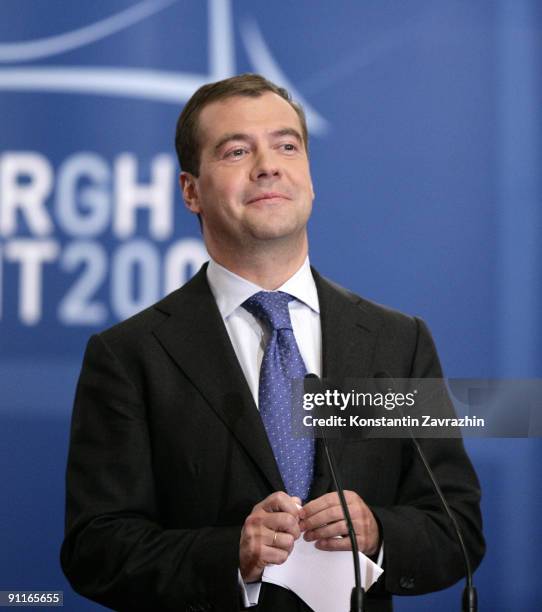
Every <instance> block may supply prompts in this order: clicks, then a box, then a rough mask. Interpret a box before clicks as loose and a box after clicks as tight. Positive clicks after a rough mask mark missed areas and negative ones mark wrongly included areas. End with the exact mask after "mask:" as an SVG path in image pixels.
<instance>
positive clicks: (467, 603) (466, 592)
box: [374, 372, 478, 612]
mask: <svg viewBox="0 0 542 612" xmlns="http://www.w3.org/2000/svg"><path fill="white" fill-rule="evenodd" d="M374 378H385V379H387V380H390V381H391V382H392V384H393V386H394V387H395V380H394V378H393V377H392V376H390V374H389V372H378V373H377V374H375V375H374ZM395 407H396V408H397V410H398V411H399V414H400V415H401V417H404V413H403V410H402V408H401V406H399V405H396V406H395ZM407 431H408V434H409V436H410V439H411V440H412V443H413V444H414V446H415V448H416V451H417V453H418V456H419V458H420V459H421V461H422V463H423V465H424V467H425V471H426V472H427V475H428V476H429V479H430V480H431V484H432V485H433V489H434V491H435V493H436V494H437V496H438V498H439V499H440V503H441V505H442V507H443V508H444V511H445V512H446V514H447V515H448V517H449V519H450V521H451V523H452V526H453V529H454V532H455V536H456V538H457V541H458V543H459V547H460V549H461V554H462V555H463V564H464V566H465V582H466V584H465V588H464V589H463V597H462V607H461V609H462V612H476V611H477V610H478V595H477V593H476V587H475V586H474V583H473V580H472V568H471V564H470V560H469V556H468V554H467V548H466V546H465V542H464V540H463V533H462V532H461V528H460V527H459V523H458V522H457V519H456V518H455V516H454V514H453V512H452V510H451V508H450V506H449V505H448V502H447V501H446V498H445V497H444V494H443V493H442V490H441V488H440V486H439V484H438V482H437V479H436V478H435V475H434V473H433V470H432V469H431V466H430V465H429V462H428V461H427V458H426V456H425V453H424V452H423V450H422V448H421V446H420V444H419V442H418V440H417V439H416V438H415V437H414V434H413V433H412V429H411V428H410V427H409V426H408V425H407Z"/></svg>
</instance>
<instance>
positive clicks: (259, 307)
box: [242, 291, 295, 330]
mask: <svg viewBox="0 0 542 612" xmlns="http://www.w3.org/2000/svg"><path fill="white" fill-rule="evenodd" d="M294 299H295V298H294V297H293V296H291V295H289V294H288V293H284V292H283V291H258V293H255V294H254V295H252V296H251V297H249V298H248V300H245V301H244V302H243V304H242V306H243V308H244V309H245V310H248V312H250V314H251V315H253V316H255V317H256V318H257V319H262V320H263V321H266V322H267V323H268V324H269V325H270V326H271V329H273V330H279V329H292V321H291V320H290V311H289V310H288V303H289V302H291V301H292V300H294Z"/></svg>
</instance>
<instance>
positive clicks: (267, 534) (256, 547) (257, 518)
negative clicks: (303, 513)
mask: <svg viewBox="0 0 542 612" xmlns="http://www.w3.org/2000/svg"><path fill="white" fill-rule="evenodd" d="M299 506H301V500H300V499H299V498H298V497H290V496H289V495H288V494H286V493H284V492H283V491H279V492H277V493H273V494H272V495H269V497H266V498H265V499H264V500H263V501H261V502H260V503H259V504H256V505H255V506H254V508H253V509H252V512H251V513H250V514H249V515H248V516H247V518H246V520H245V524H244V525H243V529H242V530H241V540H240V542H239V569H240V570H241V576H242V577H243V580H244V581H245V582H255V581H257V580H260V578H261V577H262V572H263V570H264V567H265V566H266V565H270V564H274V565H280V564H281V563H284V562H285V561H286V559H287V558H288V555H289V554H290V553H291V552H292V549H293V547H294V541H295V540H297V539H298V538H299V536H300V535H301V530H300V529H299V513H300V510H299Z"/></svg>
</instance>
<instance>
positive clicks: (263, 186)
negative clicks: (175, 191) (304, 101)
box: [181, 92, 314, 257]
mask: <svg viewBox="0 0 542 612" xmlns="http://www.w3.org/2000/svg"><path fill="white" fill-rule="evenodd" d="M198 136H199V141H200V146H201V158H200V159H201V162H200V175H199V177H194V176H192V175H189V174H187V173H183V174H182V175H181V184H182V188H183V195H184V198H185V202H186V204H187V206H188V208H190V210H192V212H195V213H200V214H201V217H202V221H203V229H204V238H205V241H206V244H207V248H208V249H209V251H210V253H211V255H213V256H215V257H216V256H219V255H220V254H221V249H223V250H230V251H231V249H232V248H238V249H242V248H243V247H254V245H256V244H257V243H261V242H262V241H276V240H293V241H295V240H304V239H305V237H306V224H307V221H308V218H309V216H310V213H311V209H312V201H313V199H314V192H313V188H312V182H311V176H310V170H309V162H308V157H307V152H306V150H305V143H304V142H303V138H302V132H301V125H300V121H299V118H298V116H297V113H296V112H295V110H294V109H293V108H292V107H291V106H290V105H289V104H288V102H287V101H286V100H284V99H282V98H281V97H280V96H278V95H276V94H274V93H272V92H265V93H263V94H262V95H261V96H259V97H256V98H248V97H242V96H234V97H231V98H226V99H225V100H221V101H217V102H213V103H211V104H209V105H208V106H206V107H205V108H203V110H202V111H201V114H200V116H199V131H198ZM213 250H214V253H213V252H212V251H213Z"/></svg>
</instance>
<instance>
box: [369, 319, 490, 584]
mask: <svg viewBox="0 0 542 612" xmlns="http://www.w3.org/2000/svg"><path fill="white" fill-rule="evenodd" d="M415 323H416V327H417V341H416V348H415V351H414V357H413V360H412V367H411V372H410V374H409V377H410V378H441V377H442V369H441V366H440V363H439V359H438V356H437V353H436V349H435V346H434V343H433V340H432V338H431V335H430V333H429V330H428V329H427V327H426V325H425V324H424V323H423V321H421V320H419V319H415ZM449 410H450V411H453V407H452V406H451V404H450V406H449ZM450 416H452V414H450ZM419 443H420V446H421V447H422V450H423V451H424V453H425V455H426V457H427V460H428V462H429V465H430V466H431V468H432V469H433V471H434V474H435V477H436V480H437V482H438V483H439V485H440V487H441V489H442V491H443V493H444V496H445V497H446V500H447V502H448V503H449V505H450V507H451V509H452V512H453V513H454V514H455V517H456V519H457V521H458V523H459V526H460V528H461V530H462V533H463V537H464V540H465V545H466V548H467V552H468V554H469V559H470V562H471V565H472V568H473V570H474V568H476V567H477V566H478V564H479V563H480V560H481V559H482V557H483V554H484V550H485V544H484V539H483V536H482V518H481V514H480V487H479V483H478V479H477V477H476V474H475V472H474V469H473V467H472V464H471V462H470V460H469V458H468V456H467V454H466V452H465V449H464V447H463V441H462V439H458V438H439V439H428V438H427V439H420V440H419ZM403 456H404V466H403V473H402V477H401V480H400V483H399V489H398V493H397V498H396V504H395V505H392V506H386V507H373V508H371V509H372V511H373V513H374V515H375V516H376V518H377V521H378V522H379V525H380V528H381V530H382V536H383V540H384V542H385V555H384V557H385V559H384V574H383V576H382V578H383V579H384V588H385V590H386V591H388V592H391V593H394V594H398V595H417V594H422V593H427V592H430V591H436V590H439V589H443V588H446V587H448V586H450V585H452V584H454V583H455V582H457V581H458V580H459V579H460V578H461V577H462V576H463V575H464V564H463V558H462V556H461V552H460V548H459V544H458V542H457V539H456V536H455V534H454V531H453V529H452V526H451V524H450V520H449V518H448V516H447V515H446V514H445V511H444V510H443V508H442V507H441V505H440V503H439V500H438V498H437V496H436V494H435V493H434V491H433V489H432V486H431V483H430V480H429V477H428V475H427V473H426V471H425V469H424V467H423V465H422V462H421V460H420V459H419V457H418V455H417V453H416V450H415V449H414V446H413V444H412V442H411V440H404V442H403ZM381 586H382V585H381Z"/></svg>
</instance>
